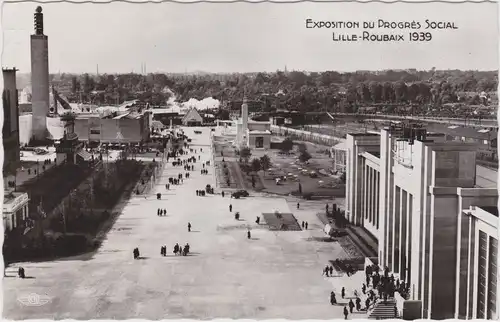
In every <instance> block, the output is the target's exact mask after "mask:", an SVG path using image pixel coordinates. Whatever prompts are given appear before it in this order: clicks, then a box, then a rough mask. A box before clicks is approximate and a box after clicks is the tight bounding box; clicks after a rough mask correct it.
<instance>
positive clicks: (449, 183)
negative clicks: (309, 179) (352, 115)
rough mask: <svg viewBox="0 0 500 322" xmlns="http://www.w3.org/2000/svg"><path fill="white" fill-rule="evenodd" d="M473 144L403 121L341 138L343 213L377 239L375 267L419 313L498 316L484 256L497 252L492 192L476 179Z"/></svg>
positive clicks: (490, 269)
mask: <svg viewBox="0 0 500 322" xmlns="http://www.w3.org/2000/svg"><path fill="white" fill-rule="evenodd" d="M477 149H478V146H477V145H476V144H474V143H462V142H450V141H446V142H445V139H444V136H443V135H441V134H433V133H427V131H426V129H425V128H424V127H421V126H417V125H411V124H407V125H394V126H391V127H388V128H385V129H382V130H381V131H380V134H369V133H368V134H348V135H347V139H346V143H345V150H346V151H347V152H346V154H347V160H348V161H347V164H346V168H347V182H346V217H347V218H348V220H349V221H350V222H352V223H354V224H356V225H360V226H362V227H364V228H365V229H366V230H367V231H368V232H370V233H371V234H372V235H373V236H374V238H375V239H376V240H377V241H378V256H377V257H378V258H377V260H378V263H379V265H380V266H381V267H388V269H389V270H390V271H391V272H393V273H394V274H395V275H397V276H398V278H400V279H401V280H404V281H405V282H406V283H407V285H409V286H410V291H409V298H408V299H406V300H413V301H417V303H419V305H421V308H422V313H423V318H431V319H450V318H468V319H475V318H488V319H490V318H493V317H495V316H497V314H498V313H497V312H498V311H497V302H496V296H497V294H496V292H497V289H496V285H497V280H498V277H497V275H496V273H495V274H493V272H496V260H495V261H493V262H487V260H486V261H485V258H486V259H488V258H492V257H495V258H496V256H497V255H496V252H497V243H498V237H497V235H496V234H495V233H493V232H494V231H496V230H497V229H498V208H497V203H498V191H497V188H496V186H495V185H486V186H484V185H483V186H481V184H482V183H484V181H483V182H480V181H479V180H477V175H478V173H477V168H478V167H477V166H476V150H477ZM491 175H492V176H496V175H497V174H496V171H491ZM488 263H489V264H488ZM480 272H482V273H481V275H478V274H479V273H480ZM465 276H469V278H466V277H465ZM477 276H479V280H478V277H477ZM455 299H456V300H455Z"/></svg>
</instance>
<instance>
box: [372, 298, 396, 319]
mask: <svg viewBox="0 0 500 322" xmlns="http://www.w3.org/2000/svg"><path fill="white" fill-rule="evenodd" d="M368 318H369V319H371V320H386V319H397V318H399V317H398V314H397V310H396V301H395V300H394V299H393V298H392V299H387V302H384V301H383V300H379V302H377V303H376V304H375V307H374V308H373V310H372V311H371V313H370V314H369V315H368Z"/></svg>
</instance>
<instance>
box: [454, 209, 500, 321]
mask: <svg viewBox="0 0 500 322" xmlns="http://www.w3.org/2000/svg"><path fill="white" fill-rule="evenodd" d="M457 237H458V238H457V272H456V284H455V289H456V290H457V292H456V294H455V307H456V308H457V309H456V310H455V318H457V319H469V320H470V319H488V320H498V297H497V296H498V295H497V292H498V270H497V264H498V208H496V207H475V206H471V207H470V208H469V209H464V210H463V211H462V212H461V213H460V216H459V218H458V231H457Z"/></svg>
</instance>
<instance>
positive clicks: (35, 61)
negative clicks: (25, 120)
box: [31, 6, 50, 140]
mask: <svg viewBox="0 0 500 322" xmlns="http://www.w3.org/2000/svg"><path fill="white" fill-rule="evenodd" d="M34 26H35V33H34V34H33V35H31V92H32V98H31V103H32V110H33V122H32V127H33V133H32V135H33V137H34V138H35V139H37V140H44V139H45V138H46V137H47V114H48V113H49V104H50V103H49V92H50V89H49V46H48V37H47V36H46V35H44V34H43V13H42V7H40V6H38V7H37V8H36V12H35V19H34Z"/></svg>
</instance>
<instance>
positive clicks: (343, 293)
mask: <svg viewBox="0 0 500 322" xmlns="http://www.w3.org/2000/svg"><path fill="white" fill-rule="evenodd" d="M340 295H341V296H342V298H345V287H342V290H341V291H340Z"/></svg>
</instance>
